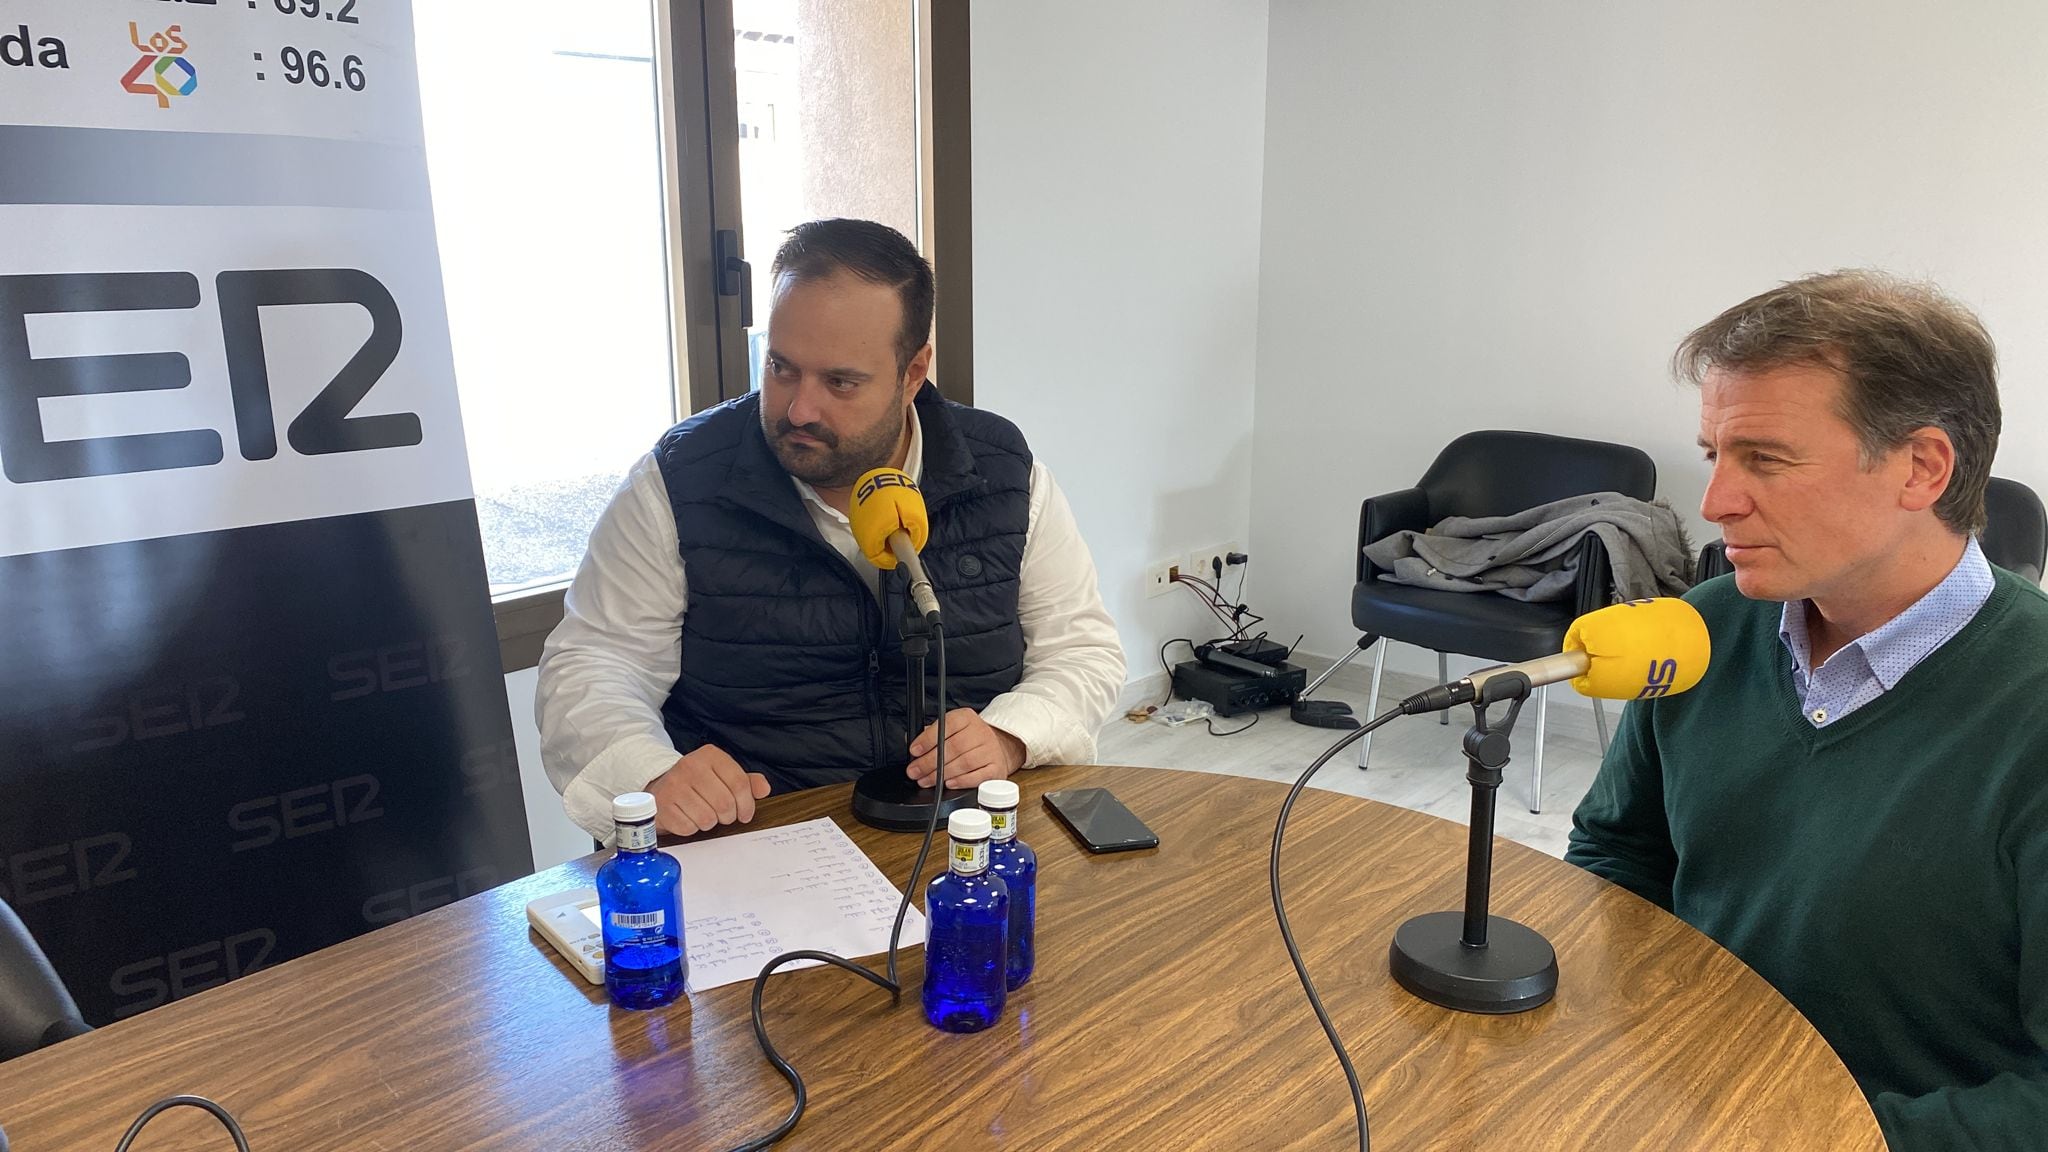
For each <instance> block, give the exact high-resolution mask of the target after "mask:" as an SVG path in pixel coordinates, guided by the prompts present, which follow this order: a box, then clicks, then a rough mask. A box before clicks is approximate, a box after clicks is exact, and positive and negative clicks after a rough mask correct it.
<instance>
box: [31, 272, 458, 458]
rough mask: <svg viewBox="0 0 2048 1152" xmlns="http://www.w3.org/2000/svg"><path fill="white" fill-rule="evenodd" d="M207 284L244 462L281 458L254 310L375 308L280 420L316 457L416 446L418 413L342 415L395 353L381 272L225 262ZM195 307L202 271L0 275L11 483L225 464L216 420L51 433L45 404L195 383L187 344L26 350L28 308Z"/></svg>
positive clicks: (394, 317)
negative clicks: (173, 348) (321, 384)
mask: <svg viewBox="0 0 2048 1152" xmlns="http://www.w3.org/2000/svg"><path fill="white" fill-rule="evenodd" d="M214 285H215V290H216V293H217V295H218V297H219V300H220V327H221V337H222V341H223V343H224V344H225V345H226V348H227V364H228V388H229V391H230V392H231V393H232V395H233V399H234V410H235V434H236V440H237V441H238V446H239V448H240V449H241V453H242V458H243V459H245V460H268V459H270V458H271V457H273V456H276V455H277V423H276V418H275V416H274V415H273V413H272V412H271V404H270V372H269V369H268V368H267V367H266V363H265V360H264V355H263V324H262V321H261V319H260V318H259V317H260V314H261V313H260V310H261V309H264V308H275V307H286V306H291V305H300V304H356V305H360V306H361V307H362V308H363V309H364V310H365V311H367V312H368V313H369V315H370V321H371V328H370V335H369V338H368V339H366V340H364V341H363V346H362V347H361V348H359V349H357V350H356V354H355V355H354V356H352V357H350V359H349V361H348V363H347V364H344V365H342V368H341V371H340V372H339V373H337V374H336V375H335V377H334V379H333V380H331V381H329V382H328V384H327V386H326V387H325V388H323V389H321V391H320V393H319V395H317V396H315V397H314V398H313V400H312V402H311V403H309V404H307V405H306V408H305V410H304V411H302V412H300V413H299V414H298V415H297V416H295V417H293V418H292V421H291V423H290V424H289V425H288V426H287V427H286V429H285V439H286V440H287V442H289V443H290V444H291V447H292V450H293V451H295V452H297V453H299V454H300V455H303V456H316V455H321V454H325V453H330V452H368V451H372V450H374V449H378V448H408V447H411V446H413V445H415V444H418V443H419V442H420V440H421V431H420V418H419V417H418V416H417V415H416V414H414V413H411V412H397V413H389V414H385V415H378V416H351V415H349V413H351V412H353V411H354V410H355V408H356V405H358V404H360V403H362V401H363V397H365V396H367V395H369V392H370V389H371V388H373V387H375V386H376V384H377V381H378V380H380V379H381V378H383V375H384V373H385V371H386V370H387V369H389V368H390V367H391V364H392V361H394V360H396V359H397V357H398V347H399V342H400V339H401V336H402V331H403V328H402V325H401V323H400V320H399V313H398V304H397V302H396V301H394V300H393V299H392V298H391V293H390V292H389V291H388V290H386V289H385V287H384V285H383V284H381V283H379V282H378V281H377V279H376V278H375V277H373V276H371V275H370V274H369V273H367V272H362V271H359V270H357V269H354V268H292V269H265V270H254V271H240V272H222V273H221V274H220V275H219V276H217V277H215V279H214ZM198 306H199V278H198V277H197V276H194V275H193V274H192V273H190V272H87V273H61V274H51V275H24V276H0V472H4V473H5V475H6V477H7V478H8V479H9V480H11V481H13V482H14V483H16V484H37V483H42V482H44V481H49V480H75V479H79V478H81V477H86V476H112V475H123V474H126V473H131V472H154V471H159V470H162V469H166V468H203V467H206V466H207V465H210V464H218V463H220V462H221V460H222V459H223V458H224V455H225V454H224V451H223V446H222V443H221V436H220V433H218V432H216V431H214V430H213V429H210V428H200V429H191V430H187V431H178V432H148V433H141V434H137V435H129V436H102V437H97V438H94V439H88V440H58V441H51V440H48V439H46V438H45V435H44V430H43V420H42V408H41V402H42V401H43V400H45V399H50V398H54V397H60V396H97V395H105V394H109V393H116V392H154V391H165V390H172V389H178V388H183V387H185V386H186V385H188V384H190V383H191V382H192V366H191V363H190V362H189V361H188V360H186V358H185V356H184V354H183V353H180V352H138V353H126V354H122V355H111V356H71V357H45V358H37V357H33V356H31V355H30V354H29V342H28V318H29V317H30V316H33V315H38V314H42V313H52V312H122V311H147V310H156V309H183V308H197V307H198Z"/></svg>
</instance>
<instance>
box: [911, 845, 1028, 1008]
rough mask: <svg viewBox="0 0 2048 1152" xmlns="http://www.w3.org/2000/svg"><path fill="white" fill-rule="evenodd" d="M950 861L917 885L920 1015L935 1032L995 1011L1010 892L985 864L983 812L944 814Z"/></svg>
mask: <svg viewBox="0 0 2048 1152" xmlns="http://www.w3.org/2000/svg"><path fill="white" fill-rule="evenodd" d="M946 833H947V835H948V836H949V837H950V838H951V841H952V844H951V848H950V851H949V852H948V858H949V859H950V860H951V862H952V867H951V868H950V869H948V870H947V871H946V873H945V874H944V875H941V876H937V877H934V878H933V880H932V882H931V884H930V885H928V886H927V887H926V888H925V890H924V914H925V921H926V925H925V940H924V1018H925V1019H926V1020H929V1021H931V1025H932V1027H934V1028H937V1029H939V1030H940V1031H943V1032H979V1031H981V1030H982V1029H983V1028H986V1027H988V1026H989V1025H991V1024H993V1023H995V1022H996V1021H997V1020H998V1019H1000V1018H1001V1017H1002V1015H1003V997H1004V996H1005V995H1007V992H1006V990H1005V988H1004V979H1003V968H1004V963H1005V961H1006V959H1007V957H1008V953H1009V935H1010V893H1009V890H1008V889H1007V888H1005V887H1004V886H1003V882H1002V880H1001V879H1000V878H999V877H996V876H992V875H990V874H989V870H988V834H989V819H988V813H986V812H983V811H982V810H981V809H979V808H962V809H959V810H958V811H956V812H954V813H953V814H952V816H950V817H948V818H947V821H946Z"/></svg>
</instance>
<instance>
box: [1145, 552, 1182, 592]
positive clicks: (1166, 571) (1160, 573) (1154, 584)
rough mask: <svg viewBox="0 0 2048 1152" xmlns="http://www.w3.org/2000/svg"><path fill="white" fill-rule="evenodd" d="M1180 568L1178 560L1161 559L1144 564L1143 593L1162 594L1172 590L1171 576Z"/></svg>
mask: <svg viewBox="0 0 2048 1152" xmlns="http://www.w3.org/2000/svg"><path fill="white" fill-rule="evenodd" d="M1180 570H1181V569H1180V561H1178V560H1161V561H1159V562H1158V563H1156V564H1147V565H1145V595H1146V596H1148V597H1152V596H1164V595H1166V594H1167V593H1168V592H1171V591H1173V576H1174V573H1176V572H1179V571H1180Z"/></svg>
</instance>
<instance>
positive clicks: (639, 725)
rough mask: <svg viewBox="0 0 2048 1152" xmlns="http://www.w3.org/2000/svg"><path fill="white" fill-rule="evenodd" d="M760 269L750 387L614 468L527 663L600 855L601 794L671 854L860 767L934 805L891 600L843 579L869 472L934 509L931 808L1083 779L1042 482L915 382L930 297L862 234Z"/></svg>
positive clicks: (1001, 442) (927, 749)
mask: <svg viewBox="0 0 2048 1152" xmlns="http://www.w3.org/2000/svg"><path fill="white" fill-rule="evenodd" d="M773 271H774V284H775V288H774V304H773V310H772V312H771V314H770V316H769V321H768V352H767V357H766V362H765V364H764V370H763V373H762V384H761V390H760V391H759V392H758V393H755V394H752V395H749V396H745V397H742V398H740V399H737V400H732V401H728V402H727V403H724V404H721V405H719V406H718V407H716V408H712V409H709V410H707V411H704V412H700V413H698V414H697V415H695V416H693V417H691V418H690V419H689V420H686V421H684V422H683V423H681V424H679V425H677V426H676V427H675V428H673V429H671V430H670V431H669V432H668V433H667V434H666V435H664V436H663V437H662V438H661V440H660V442H659V443H657V444H656V445H655V447H654V451H652V452H651V453H649V454H648V455H647V456H646V457H644V458H642V459H641V461H640V462H639V463H638V464H637V465H636V466H635V467H634V469H633V471H632V473H631V474H630V475H629V476H628V477H627V479H626V481H625V483H624V484H623V485H622V486H621V487H620V489H619V492H618V494H617V495H616V496H614V497H613V499H612V503H611V505H610V506H609V507H608V508H606V510H605V512H604V515H603V516H602V517H601V518H600V519H599V521H598V523H597V526H596V527H595V528H593V529H592V531H591V534H590V548H589V551H588V553H587V554H586V555H585V557H584V560H583V564H582V566H581V567H580V568H579V569H578V570H577V573H576V579H575V582H574V583H572V584H571V585H570V587H569V591H568V594H567V596H566V598H565V600H564V615H563V620H562V624H561V626H560V627H559V628H557V629H556V630H555V632H554V634H553V635H551V636H550V637H549V638H548V643H547V648H546V651H545V653H544V654H543V655H542V657H541V663H540V691H539V696H538V700H537V704H536V712H537V714H538V717H539V721H540V729H541V751H542V760H543V762H544V763H545V765H546V767H547V771H548V775H549V778H550V779H551V780H553V782H554V784H555V787H556V788H557V789H559V790H560V791H561V793H562V802H563V805H564V807H565V808H566V809H567V811H568V813H569V816H570V818H571V819H573V820H575V821H576V823H577V824H579V825H581V826H582V827H583V828H585V829H586V830H588V831H589V832H590V833H591V834H592V835H593V836H596V837H598V838H599V839H604V838H607V837H608V836H609V835H610V834H611V827H612V823H611V799H612V797H613V796H615V795H617V794H619V793H621V792H630V791H636V790H646V791H649V792H652V793H653V794H654V796H655V799H656V801H657V803H658V805H659V816H658V821H659V823H660V826H661V828H662V829H663V830H664V831H667V832H672V833H676V834H680V835H688V834H689V833H692V832H698V831H702V830H704V829H706V828H710V827H713V826H715V825H718V824H729V823H732V822H734V821H739V822H742V823H744V822H746V821H748V820H750V819H752V817H753V814H754V802H755V801H756V800H758V799H760V798H761V797H764V796H767V795H768V794H769V793H770V792H771V791H773V792H784V791H790V790H793V789H798V788H809V787H814V786H817V785H821V784H831V783H837V782H842V781H847V780H851V779H853V778H855V777H856V776H858V775H860V774H861V773H862V772H865V771H869V770H883V771H892V772H904V773H906V774H908V775H909V776H910V777H911V778H912V779H914V780H916V781H917V782H918V783H920V784H924V785H929V784H930V783H931V782H932V780H933V779H934V777H935V776H936V774H937V770H938V765H937V764H936V763H935V751H934V748H933V744H934V732H935V726H933V725H927V726H926V727H925V728H924V730H923V731H921V732H911V731H909V729H908V722H907V717H908V708H907V704H906V699H905V671H904V662H903V655H902V646H901V640H900V637H899V626H900V624H901V621H902V618H903V597H904V582H903V576H902V574H901V572H900V571H896V572H887V573H884V572H881V571H879V570H877V569H876V568H875V567H874V566H873V565H871V564H870V563H869V562H868V561H867V560H866V559H865V558H864V557H862V556H861V554H860V551H859V549H858V548H857V547H856V546H855V544H854V541H853V536H852V532H851V530H850V529H849V527H848V524H847V519H846V511H847V506H848V503H849V500H850V498H851V495H852V486H853V482H854V480H855V479H856V478H858V477H859V476H860V475H861V474H862V473H863V472H866V471H868V470H869V469H871V468H878V467H884V466H893V467H898V468H902V469H904V470H905V471H907V472H909V473H910V474H911V476H912V477H913V478H915V479H916V480H917V482H918V484H919V486H920V487H921V488H922V489H923V491H924V496H925V501H926V504H927V507H928V508H929V511H930V519H931V538H930V540H929V542H928V543H927V544H926V546H925V548H924V561H925V566H926V568H927V570H928V571H929V572H930V574H931V578H932V583H933V584H934V585H935V586H936V588H937V590H938V593H939V596H940V599H941V601H942V603H943V604H944V606H945V610H946V655H947V661H948V685H947V703H948V704H949V705H950V706H952V710H951V711H950V712H949V713H948V715H947V722H946V724H947V727H946V743H947V765H946V782H947V784H948V785H949V786H959V787H971V786H973V785H975V784H977V783H979V782H981V781H983V780H993V779H1001V778H1003V777H1006V776H1009V775H1011V774H1012V773H1014V772H1017V771H1019V770H1021V769H1023V768H1027V767H1030V766H1032V765H1035V764H1041V763H1075V762H1086V761H1088V760H1091V759H1093V757H1094V754H1095V731H1096V729H1098V728H1099V727H1100V726H1101V725H1102V724H1103V722H1104V721H1106V720H1107V719H1108V718H1109V714H1110V712H1111V711H1112V710H1113V709H1114V708H1115V704H1116V698H1117V694H1118V691H1119V690H1120V689H1121V688H1122V685H1123V674H1124V661H1123V653H1122V650H1121V648H1120V647H1119V646H1118V644H1117V638H1116V630H1115V626H1114V625H1113V624H1112V623H1111V621H1110V619H1109V616H1108V613H1107V612H1105V611H1104V610H1103V607H1102V598H1101V596H1100V594H1099V593H1098V591H1097V589H1096V581H1095V565H1094V562H1093V560H1092V559H1090V557H1089V554H1088V549H1087V546H1086V545H1085V544H1084V543H1083V542H1082V541H1081V537H1080V533H1079V531H1078V529H1077V527H1076V526H1075V523H1074V517H1073V512H1072V511H1071V510H1070V509H1069V508H1068V506H1067V502H1066V498H1065V497H1064V496H1063V495H1062V494H1061V493H1060V491H1059V488H1058V486H1057V485H1056V484H1055V483H1054V482H1053V479H1052V476H1051V474H1050V473H1049V472H1048V471H1047V470H1046V468H1045V466H1044V465H1043V464H1041V463H1038V462H1036V461H1034V460H1033V459H1032V457H1031V451H1030V449H1029V448H1028V447H1027V446H1026V445H1025V442H1024V437H1023V436H1022V435H1021V434H1020V433H1019V432H1018V431H1017V429H1016V427H1015V426H1014V425H1012V424H1010V423H1009V422H1008V421H1006V420H1004V419H1002V418H1001V417H999V416H995V415H992V414H990V413H987V412H982V411H979V410H976V409H973V408H967V407H963V406H961V405H958V404H953V403H951V402H949V401H946V400H944V399H942V398H941V397H940V396H939V394H938V390H937V389H936V388H934V387H932V385H931V384H930V383H929V382H928V381H926V379H925V372H926V369H927V368H928V367H929V365H930V363H931V357H932V349H931V345H930V342H929V340H930V332H931V316H932V295H933V288H932V274H931V269H930V266H929V265H927V264H926V263H925V262H924V259H923V258H922V257H921V256H919V255H918V253H917V250H916V249H915V248H914V247H913V246H912V245H911V244H910V242H909V241H908V240H906V239H904V237H903V236H902V235H900V234H899V233H897V232H895V231H894V230H892V229H889V228H886V227H884V226H882V225H880V224H874V223H870V222H867V221H860V220H822V221H815V222H813V223H810V224H805V225H801V226H799V227H798V228H796V229H794V230H792V231H791V233H790V237H789V240H788V242H786V243H785V244H784V245H783V246H782V249H781V251H779V252H777V253H776V257H775V264H774V268H773ZM936 687H937V685H936V681H935V680H933V681H932V682H929V683H928V684H927V691H928V692H935V691H936ZM931 703H932V702H931V701H928V702H927V708H926V714H927V715H929V714H930V711H931V707H930V705H931Z"/></svg>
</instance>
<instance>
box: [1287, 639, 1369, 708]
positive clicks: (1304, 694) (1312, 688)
mask: <svg viewBox="0 0 2048 1152" xmlns="http://www.w3.org/2000/svg"><path fill="white" fill-rule="evenodd" d="M1362 651H1364V649H1362V648H1360V647H1358V646H1357V645H1355V644H1354V645H1352V646H1351V651H1349V652H1346V653H1345V654H1344V655H1343V656H1342V657H1340V658H1339V659H1338V661H1337V662H1336V663H1335V664H1332V665H1330V666H1329V667H1328V668H1325V669H1323V674H1322V675H1321V676H1318V677H1316V678H1315V682H1314V683H1312V684H1310V685H1309V686H1308V687H1306V688H1303V689H1302V690H1301V695H1300V697H1298V699H1302V700H1306V699H1308V698H1309V697H1310V696H1313V695H1315V694H1316V689H1318V688H1321V687H1322V686H1323V681H1325V680H1328V679H1329V678H1330V677H1332V676H1335V675H1336V674H1337V669H1339V668H1342V667H1344V666H1345V665H1346V664H1349V663H1351V662H1352V661H1353V660H1355V659H1357V658H1358V654H1359V653H1360V652H1362Z"/></svg>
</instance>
